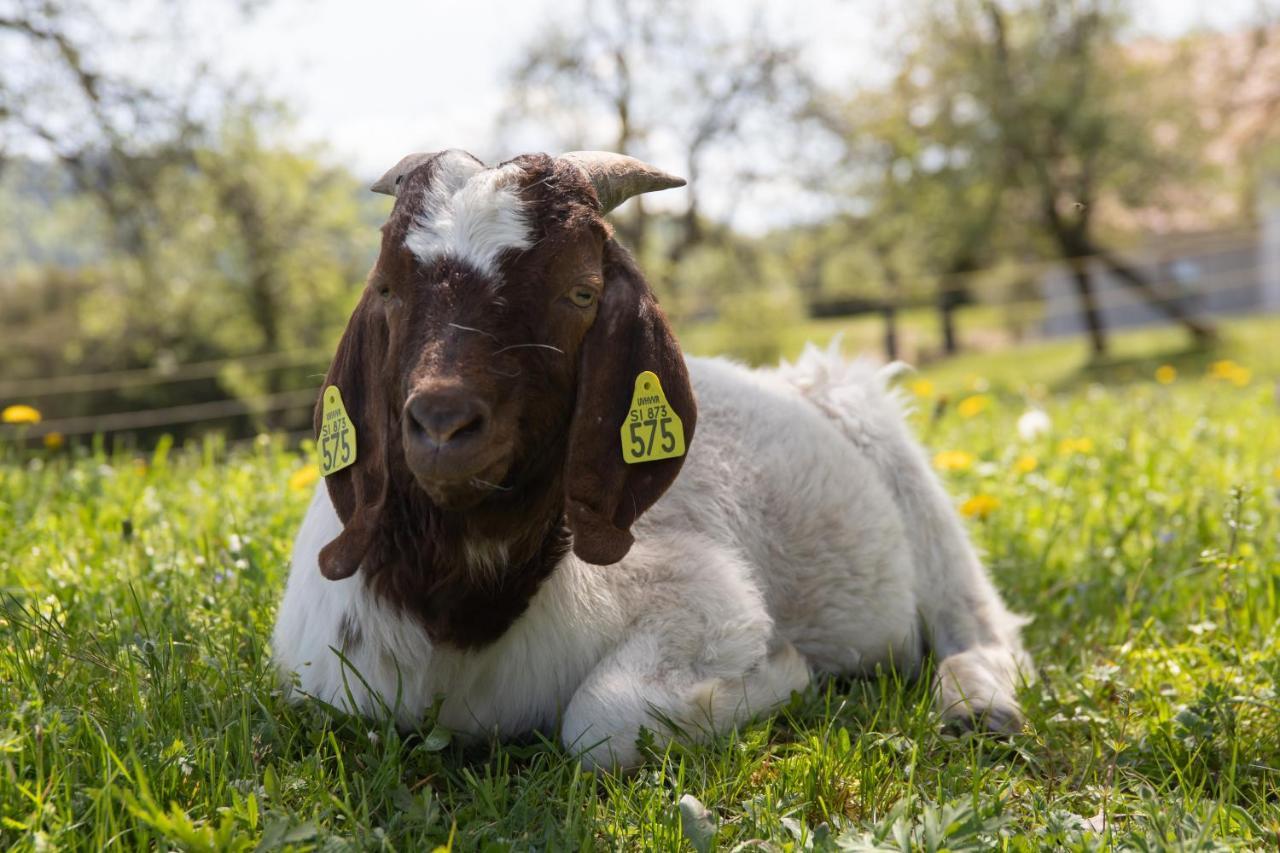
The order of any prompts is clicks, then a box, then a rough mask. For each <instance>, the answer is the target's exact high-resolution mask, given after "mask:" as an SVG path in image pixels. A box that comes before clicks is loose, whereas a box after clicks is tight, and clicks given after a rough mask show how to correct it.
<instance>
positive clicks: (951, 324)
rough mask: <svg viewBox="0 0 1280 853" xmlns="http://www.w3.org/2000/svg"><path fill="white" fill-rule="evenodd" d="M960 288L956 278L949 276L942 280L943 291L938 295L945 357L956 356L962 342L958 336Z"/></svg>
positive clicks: (939, 319)
mask: <svg viewBox="0 0 1280 853" xmlns="http://www.w3.org/2000/svg"><path fill="white" fill-rule="evenodd" d="M958 288H959V284H958V282H957V281H956V279H955V277H954V276H947V277H946V278H944V279H943V280H942V290H941V291H940V292H939V293H938V322H939V324H940V331H941V332H942V352H943V354H944V355H955V354H956V353H958V352H959V351H960V340H959V338H958V337H957V335H956V308H957V307H959V305H960V302H961V299H960V291H959V289H958Z"/></svg>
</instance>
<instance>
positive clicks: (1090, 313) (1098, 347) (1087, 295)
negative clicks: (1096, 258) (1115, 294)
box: [1067, 256, 1107, 358]
mask: <svg viewBox="0 0 1280 853" xmlns="http://www.w3.org/2000/svg"><path fill="white" fill-rule="evenodd" d="M1067 263H1068V264H1069V265H1070V266H1071V277H1072V278H1073V279H1074V280H1075V283H1076V294H1077V295H1078V296H1079V297H1080V316H1081V317H1082V318H1083V319H1084V326H1085V328H1086V329H1087V330H1088V332H1089V344H1090V346H1091V348H1092V349H1093V355H1094V357H1095V358H1097V357H1100V356H1104V355H1106V354H1107V330H1106V327H1105V326H1104V325H1103V323H1102V314H1101V312H1099V311H1098V299H1097V296H1096V295H1095V294H1094V292H1093V276H1092V275H1091V274H1090V273H1089V261H1088V259H1087V258H1082V257H1078V256H1077V257H1072V258H1068V259H1067Z"/></svg>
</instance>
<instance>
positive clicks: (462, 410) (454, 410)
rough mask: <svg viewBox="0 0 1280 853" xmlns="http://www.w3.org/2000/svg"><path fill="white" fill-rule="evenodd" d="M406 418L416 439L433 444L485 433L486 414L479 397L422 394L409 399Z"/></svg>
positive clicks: (441, 443)
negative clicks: (477, 398)
mask: <svg viewBox="0 0 1280 853" xmlns="http://www.w3.org/2000/svg"><path fill="white" fill-rule="evenodd" d="M407 408H408V413H407V414H408V415H409V417H408V418H407V419H406V420H407V421H408V426H409V429H410V431H411V433H412V434H413V435H414V437H415V438H419V439H424V440H426V441H428V442H430V443H431V444H434V445H436V446H443V445H445V444H448V443H449V442H451V441H458V440H459V439H463V438H469V437H472V436H476V435H479V434H480V433H482V432H484V429H485V426H486V425H487V423H488V414H487V411H486V407H485V406H484V404H482V403H480V402H479V401H478V400H475V399H471V398H468V397H460V396H455V395H452V394H450V395H439V394H422V395H419V396H416V397H414V398H413V399H412V400H410V401H409V405H408V406H407Z"/></svg>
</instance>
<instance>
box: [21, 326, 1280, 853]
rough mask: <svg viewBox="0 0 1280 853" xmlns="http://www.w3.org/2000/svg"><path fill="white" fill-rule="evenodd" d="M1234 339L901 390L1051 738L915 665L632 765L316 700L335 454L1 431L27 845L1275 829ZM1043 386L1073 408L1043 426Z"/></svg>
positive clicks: (1099, 842)
mask: <svg viewBox="0 0 1280 853" xmlns="http://www.w3.org/2000/svg"><path fill="white" fill-rule="evenodd" d="M1226 332H1227V334H1226V337H1225V340H1224V342H1223V344H1222V346H1221V347H1220V348H1218V349H1217V350H1215V351H1212V352H1182V351H1180V350H1178V349H1177V344H1178V336H1177V335H1176V333H1165V332H1159V333H1142V334H1139V335H1134V336H1130V337H1125V338H1122V339H1120V340H1119V341H1118V351H1119V355H1118V356H1117V357H1116V358H1115V359H1113V360H1112V361H1109V362H1105V363H1089V364H1086V363H1085V362H1084V360H1083V352H1082V350H1081V347H1080V344H1079V343H1078V342H1064V343H1058V344H1049V345H1044V346H1041V347H1038V348H1035V349H1028V350H1017V351H1012V352H1008V353H1004V354H1001V355H989V356H975V357H970V358H965V359H961V360H958V361H955V362H950V363H946V364H943V365H939V367H938V368H937V369H936V370H929V371H926V372H924V373H922V374H920V375H919V376H917V377H908V378H907V379H905V380H904V382H903V385H904V390H905V391H906V393H908V394H910V395H913V396H915V397H916V398H917V405H916V414H915V415H914V420H915V423H916V425H917V427H918V430H919V432H920V434H921V436H922V437H923V438H924V439H925V441H926V442H927V443H928V445H929V446H930V448H931V452H935V453H939V454H941V455H940V456H939V457H938V458H937V462H938V464H939V466H940V467H942V468H944V469H946V470H945V472H944V476H945V478H946V479H947V481H948V484H949V486H950V488H951V490H952V492H953V494H954V496H955V499H956V503H957V505H958V506H963V507H964V508H965V509H966V511H967V513H968V514H969V515H970V516H971V525H972V530H973V536H974V537H975V539H976V541H977V542H978V543H979V545H980V546H981V547H982V549H983V550H984V551H985V553H986V554H987V558H988V562H989V565H990V567H991V570H992V573H993V574H994V576H995V578H996V581H997V583H998V585H999V587H1000V588H1001V589H1002V590H1003V591H1004V592H1005V594H1006V596H1007V598H1008V600H1009V601H1010V602H1011V604H1012V605H1013V607H1014V608H1015V609H1017V610H1019V611H1021V612H1023V613H1026V614H1029V615H1032V616H1034V618H1035V621H1034V622H1033V623H1032V625H1031V626H1030V627H1029V628H1028V629H1027V645H1028V648H1029V649H1030V651H1031V652H1032V654H1033V655H1034V656H1035V658H1036V661H1037V664H1038V665H1039V679H1040V680H1039V682H1038V683H1037V684H1035V685H1034V686H1032V687H1030V688H1028V689H1027V690H1026V691H1025V692H1024V695H1023V701H1024V703H1025V705H1026V708H1027V711H1028V717H1029V722H1028V725H1027V727H1026V730H1025V731H1024V733H1022V734H1020V735H1017V736H1015V737H1012V738H1009V739H1002V738H997V737H991V736H985V735H977V734H961V733H956V732H952V731H947V730H944V729H943V728H942V727H940V725H939V724H938V722H937V721H936V719H935V718H934V717H933V716H932V714H931V713H930V711H929V695H928V690H927V688H926V687H925V686H923V685H921V684H910V683H902V682H901V681H899V680H897V679H895V678H893V677H892V676H885V677H882V678H878V679H871V680H866V681H849V680H825V681H822V682H820V683H819V684H817V685H816V686H814V687H812V688H810V690H809V691H808V692H806V693H805V694H803V695H798V696H795V697H794V698H793V700H792V702H791V704H790V706H789V707H788V708H786V709H785V711H784V712H782V713H779V714H777V715H775V716H774V717H772V718H769V719H765V720H761V721H759V722H757V723H754V724H752V725H750V726H748V727H746V728H744V729H743V730H741V731H739V732H737V733H735V734H733V735H732V736H726V737H724V738H723V739H721V740H720V741H718V742H716V743H714V744H711V745H708V746H701V747H690V746H683V745H677V746H673V747H670V748H668V747H667V746H666V745H665V744H662V743H660V742H657V743H651V744H650V745H649V748H650V749H651V752H652V760H651V762H650V763H649V764H648V766H647V767H646V768H645V769H644V770H642V771H641V772H639V773H637V774H635V775H631V776H626V777H615V776H611V775H592V774H589V773H584V772H583V771H582V770H580V769H579V768H578V766H577V765H576V763H575V762H574V761H573V759H572V758H571V757H570V756H568V755H566V754H565V753H564V752H563V751H561V750H560V749H559V748H557V747H556V746H554V745H553V744H551V743H548V742H546V741H536V740H535V741H532V742H529V743H525V744H520V745H510V744H506V745H504V744H499V743H493V744H488V745H484V746H479V747H472V748H465V749H464V748H463V747H461V746H459V745H458V744H457V743H455V742H452V741H451V740H450V738H449V736H448V733H447V732H445V731H442V730H440V729H437V728H435V727H434V726H433V725H432V723H431V721H430V720H426V721H424V722H423V725H422V728H421V730H420V731H418V732H416V733H414V734H411V735H409V736H402V735H400V734H397V733H396V731H395V730H394V729H393V728H391V727H389V726H387V725H385V724H382V723H370V722H367V721H360V720H353V719H345V718H340V717H337V716H335V715H331V714H328V713H326V712H324V711H322V710H321V709H318V708H315V707H303V708H294V707H290V706H288V705H286V704H285V703H284V702H283V701H282V699H281V694H280V692H279V690H278V689H277V686H276V683H275V679H274V677H273V674H272V672H271V671H270V668H269V666H268V648H267V641H268V636H269V633H270V627H271V623H272V616H273V613H274V608H275V603H276V599H277V597H278V595H279V593H280V590H281V586H282V583H283V579H284V576H285V572H286V569H287V560H288V552H289V547H290V540H291V537H292V535H293V532H294V527H295V525H296V524H297V523H298V521H299V519H300V517H301V514H302V511H303V508H304V503H305V501H306V499H307V496H308V494H309V491H310V484H311V482H313V478H314V476H315V473H314V469H313V468H312V466H311V463H310V462H309V460H308V459H306V458H305V457H301V456H299V454H298V453H296V452H293V451H291V450H288V449H287V448H285V447H284V446H283V444H282V443H281V442H278V441H275V440H268V439H262V440H259V441H257V442H254V443H251V444H249V445H245V446H242V447H238V448H227V447H226V446H224V445H223V444H221V443H219V442H217V441H214V440H210V441H207V442H205V443H204V444H202V445H195V446H190V447H187V448H181V449H180V448H168V447H161V448H159V449H157V450H156V451H155V452H153V453H148V454H145V455H136V454H128V453H118V454H110V453H106V452H104V451H102V450H101V449H97V450H94V449H92V448H81V449H78V450H74V451H72V450H68V449H60V450H56V451H53V450H51V451H39V452H34V453H32V452H26V453H25V455H23V454H20V453H19V451H18V450H17V449H16V448H15V447H12V446H10V447H8V448H0V456H3V462H0V639H2V640H3V643H2V644H0V847H4V848H9V847H14V848H17V849H25V850H52V849H97V848H102V847H107V846H113V845H115V846H121V847H125V848H149V849H150V848H162V849H171V848H178V849H193V850H199V849H207V850H236V849H245V850H251V849H255V848H262V849H280V848H287V847H291V846H292V847H293V848H295V849H324V850H337V849H372V848H388V849H399V850H420V849H431V848H432V847H434V846H436V845H443V846H445V847H449V846H450V845H451V847H452V849H457V850H503V849H509V848H516V849H526V848H530V847H533V848H541V849H551V850H562V849H598V848H603V849H624V850H631V849H642V848H646V849H650V848H651V849H662V850H668V849H669V850H676V849H690V845H691V843H692V844H694V846H697V847H701V848H703V849H705V848H706V847H708V846H712V847H718V848H719V849H725V850H729V849H733V848H734V847H735V846H737V845H742V844H743V843H744V842H748V841H750V840H753V839H759V840H760V841H759V842H758V843H754V844H747V845H745V846H744V847H742V849H746V850H757V849H759V850H773V849H783V850H786V849H797V850H798V849H809V848H813V849H819V850H822V849H904V850H940V849H944V848H945V849H951V850H961V849H974V850H987V849H993V848H1002V849H1012V850H1040V849H1045V848H1052V847H1056V848H1060V849H1098V848H1107V847H1109V846H1115V847H1127V848H1132V849H1175V848H1176V849H1220V848H1237V847H1239V848H1253V849H1274V848H1275V847H1276V845H1277V844H1280V696H1278V695H1277V689H1278V688H1277V681H1278V680H1280V635H1278V633H1277V616H1278V615H1280V600H1278V599H1280V573H1278V572H1277V569H1278V568H1280V521H1278V520H1277V509H1278V508H1280V404H1278V401H1277V396H1276V380H1277V378H1278V377H1280V345H1277V344H1276V342H1277V341H1280V323H1277V322H1276V321H1268V322H1263V321H1256V320H1255V321H1249V322H1242V323H1238V324H1235V325H1233V326H1231V327H1230V328H1228V329H1227V330H1226ZM1226 359H1231V360H1230V361H1226ZM1158 368H1165V369H1161V370H1160V378H1161V379H1163V380H1166V381H1165V382H1160V381H1157V380H1156V378H1155V377H1156V371H1157V369H1158ZM1175 374H1176V375H1175ZM1032 405H1036V406H1042V407H1043V408H1044V411H1045V412H1046V413H1047V414H1048V416H1049V418H1050V420H1051V422H1052V427H1051V428H1050V430H1049V431H1048V432H1047V433H1045V434H1042V435H1040V436H1037V437H1033V438H1030V439H1026V440H1024V439H1022V438H1019V434H1018V429H1017V426H1016V424H1017V421H1018V418H1019V416H1020V415H1022V414H1023V413H1024V412H1025V411H1027V409H1028V407H1029V406H1032ZM685 795H691V796H692V797H694V798H696V799H697V800H698V801H700V802H701V803H702V804H704V805H705V807H706V809H707V810H708V813H707V814H705V815H703V816H697V815H695V814H694V813H695V812H697V811H698V810H697V808H696V807H695V805H694V804H693V803H692V801H688V800H686V807H687V808H688V813H689V819H688V820H687V823H686V825H685V826H684V827H682V823H681V811H680V808H679V806H678V803H679V802H680V800H681V798H682V797H684V796H685ZM686 836H688V838H687V837H686ZM690 838H692V839H693V841H692V842H691V841H690V840H689V839H690Z"/></svg>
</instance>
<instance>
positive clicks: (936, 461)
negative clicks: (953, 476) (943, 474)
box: [933, 450, 974, 471]
mask: <svg viewBox="0 0 1280 853" xmlns="http://www.w3.org/2000/svg"><path fill="white" fill-rule="evenodd" d="M973 462H974V459H973V454H972V453H969V452H968V451H965V450H944V451H942V452H941V453H939V454H938V455H937V456H935V457H933V467H935V468H937V469H938V470H939V471H968V470H969V469H970V468H972V467H973Z"/></svg>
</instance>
